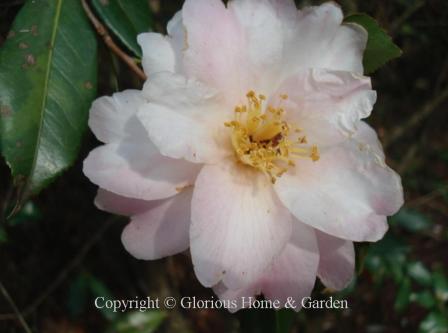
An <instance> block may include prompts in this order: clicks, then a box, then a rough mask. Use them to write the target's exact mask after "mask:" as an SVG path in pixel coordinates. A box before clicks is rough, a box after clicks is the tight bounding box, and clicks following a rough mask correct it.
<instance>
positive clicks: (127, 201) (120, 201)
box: [95, 188, 151, 216]
mask: <svg viewBox="0 0 448 333" xmlns="http://www.w3.org/2000/svg"><path fill="white" fill-rule="evenodd" d="M95 206H96V207H97V208H99V209H101V210H104V211H106V212H110V213H114V214H117V215H125V216H131V215H136V214H139V213H142V212H144V211H146V210H148V208H149V207H150V206H151V202H150V201H146V200H140V199H134V198H128V197H123V196H121V195H118V194H115V193H113V192H109V191H107V190H105V189H103V188H99V189H98V192H97V194H96V197H95Z"/></svg>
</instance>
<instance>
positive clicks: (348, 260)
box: [316, 230, 355, 290]
mask: <svg viewBox="0 0 448 333" xmlns="http://www.w3.org/2000/svg"><path fill="white" fill-rule="evenodd" d="M316 236H317V244H318V246H319V254H320V259H319V270H318V273H317V274H318V276H319V278H320V280H321V281H322V283H323V284H324V285H325V286H326V287H328V288H331V289H335V290H341V289H344V288H345V287H346V286H347V285H348V284H349V283H350V281H351V280H352V279H353V275H354V273H355V249H354V247H353V243H352V242H351V241H347V240H344V239H340V238H337V237H333V236H330V235H328V234H325V233H323V232H320V231H317V230H316Z"/></svg>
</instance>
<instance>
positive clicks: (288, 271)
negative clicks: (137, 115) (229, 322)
mask: <svg viewBox="0 0 448 333" xmlns="http://www.w3.org/2000/svg"><path fill="white" fill-rule="evenodd" d="M318 264H319V250H318V245H317V240H316V235H315V232H314V230H313V229H312V228H310V227H308V226H306V225H304V224H303V223H301V222H299V221H297V220H294V221H293V231H292V236H291V240H290V241H289V243H288V245H286V247H285V248H284V250H283V251H282V253H281V254H280V255H279V256H278V257H277V258H275V259H274V260H273V262H272V264H271V265H270V266H269V267H268V268H267V269H266V271H265V272H264V273H263V274H262V276H261V277H260V278H258V279H257V280H256V281H255V282H254V283H252V284H251V285H250V286H248V287H246V288H241V289H236V290H232V289H230V288H228V287H227V286H226V285H225V283H220V284H218V285H217V286H216V287H215V288H214V291H215V293H216V294H217V295H218V296H219V297H220V298H221V299H222V300H227V301H232V302H234V303H235V304H236V305H237V307H236V308H232V309H230V310H231V311H232V312H234V311H237V310H239V309H241V308H242V306H243V305H244V304H243V298H242V297H245V298H246V299H245V300H246V304H248V303H249V297H252V298H253V299H255V297H256V295H259V294H261V293H262V294H263V295H264V297H265V298H266V299H268V300H271V301H278V302H279V303H280V306H281V307H283V306H284V305H285V304H286V302H287V301H288V298H292V300H293V301H294V303H292V302H290V304H294V305H295V306H296V307H295V310H296V311H298V310H300V308H301V301H302V298H304V297H308V296H309V295H310V294H311V291H312V289H313V287H314V283H315V280H316V274H317V269H318Z"/></svg>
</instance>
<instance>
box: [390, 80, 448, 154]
mask: <svg viewBox="0 0 448 333" xmlns="http://www.w3.org/2000/svg"><path fill="white" fill-rule="evenodd" d="M447 98H448V86H447V87H445V89H444V90H442V91H441V92H440V94H438V95H437V96H436V97H435V98H433V99H432V100H430V101H429V102H428V103H427V104H425V105H424V106H423V108H422V109H421V110H419V111H418V112H416V113H414V115H413V116H412V117H411V118H409V120H408V121H407V122H406V123H405V124H404V125H403V126H400V127H397V128H396V129H395V130H394V131H393V132H392V133H391V134H390V135H389V136H387V137H386V138H385V139H384V143H383V145H384V148H387V147H388V146H390V145H391V144H392V143H394V142H395V141H397V140H398V139H399V138H400V137H402V136H403V135H404V134H405V133H406V132H407V131H409V130H410V129H412V128H414V127H415V126H416V125H418V124H419V123H421V122H422V121H423V120H424V119H425V118H427V117H428V116H429V115H431V113H432V112H433V111H434V110H435V109H436V108H437V107H438V106H439V105H440V104H442V103H443V102H444V101H445V99H447Z"/></svg>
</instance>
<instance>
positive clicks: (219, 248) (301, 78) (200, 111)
mask: <svg viewBox="0 0 448 333" xmlns="http://www.w3.org/2000/svg"><path fill="white" fill-rule="evenodd" d="M342 21H343V14H342V12H341V10H340V8H339V7H338V6H337V5H336V4H334V3H327V4H324V5H321V6H319V7H310V8H305V9H303V10H301V11H298V10H297V9H296V8H295V5H294V3H293V1H292V0H233V1H229V2H228V4H227V6H225V5H224V4H223V3H222V2H221V1H220V0H186V1H185V4H184V5H183V8H182V10H181V11H180V12H178V13H177V14H176V15H175V16H174V18H173V19H172V20H171V21H170V22H169V23H168V35H167V36H163V35H161V34H158V33H144V34H141V35H139V36H138V42H139V44H140V45H141V47H142V49H143V59H142V64H143V68H144V70H145V72H146V74H147V75H148V80H147V82H146V83H145V85H144V87H143V89H142V91H136V90H127V91H124V92H121V93H116V94H114V95H113V96H112V97H101V98H99V99H98V100H96V101H95V102H94V104H93V106H92V109H91V112H90V119H89V125H90V128H91V129H92V131H93V132H94V133H95V135H96V136H97V138H98V139H99V140H101V141H102V142H104V143H105V144H104V145H103V146H101V147H99V148H96V149H95V150H93V151H92V152H91V153H90V155H89V156H88V157H87V159H86V160H85V162H84V173H85V174H86V175H87V176H88V177H89V179H90V180H91V181H92V182H93V183H95V184H97V185H98V186H99V187H100V189H99V191H98V195H97V198H96V204H97V206H98V207H99V208H100V209H103V210H106V211H109V212H113V213H117V214H122V215H128V216H131V222H130V223H129V225H128V226H127V227H126V228H125V229H124V231H123V234H122V241H123V244H124V246H125V248H126V249H127V250H128V251H129V252H130V253H131V254H132V255H133V256H135V257H136V258H139V259H158V258H162V257H165V256H169V255H173V254H176V253H179V252H182V251H185V250H187V249H189V250H190V253H191V258H192V261H193V265H194V271H195V273H196V276H197V278H198V279H199V281H200V282H201V283H202V284H203V285H204V286H206V287H213V288H214V290H215V292H216V293H217V294H218V296H219V297H220V298H221V299H223V300H237V302H238V307H241V303H240V302H239V301H238V300H239V299H240V297H241V296H253V295H258V294H263V295H264V297H265V298H267V299H272V300H280V301H281V302H284V301H286V299H287V298H288V297H292V298H293V299H294V300H296V305H298V307H297V309H298V308H299V307H300V300H301V299H302V298H303V297H306V296H308V295H309V294H310V293H311V290H312V288H313V286H314V283H315V280H316V276H319V278H320V279H321V281H322V282H323V284H324V285H326V286H327V287H329V288H332V289H341V288H344V287H345V286H346V285H347V284H348V283H349V282H350V280H351V278H352V276H353V271H354V261H355V259H354V248H353V243H352V242H353V241H358V242H362V241H377V240H379V239H380V238H382V237H383V235H384V233H385V232H386V230H387V218H386V217H387V216H388V215H392V214H394V213H395V212H396V211H397V210H398V209H399V208H400V206H401V205H402V203H403V191H402V187H401V181H400V178H399V176H398V175H397V174H396V173H395V172H394V171H393V170H391V169H390V168H389V167H387V166H386V164H385V157H384V154H383V150H382V147H381V144H380V142H379V141H378V138H377V136H376V134H375V132H374V130H373V129H372V128H371V127H370V126H369V125H367V124H366V123H365V122H363V121H362V119H364V118H366V117H368V116H369V115H370V112H371V111H372V107H373V104H374V103H375V100H376V93H375V91H373V90H372V88H371V83H370V79H369V78H367V77H365V76H363V66H362V55H363V51H364V49H365V46H366V40H367V33H366V31H365V30H364V29H363V28H361V27H360V26H357V25H354V24H344V23H342Z"/></svg>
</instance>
